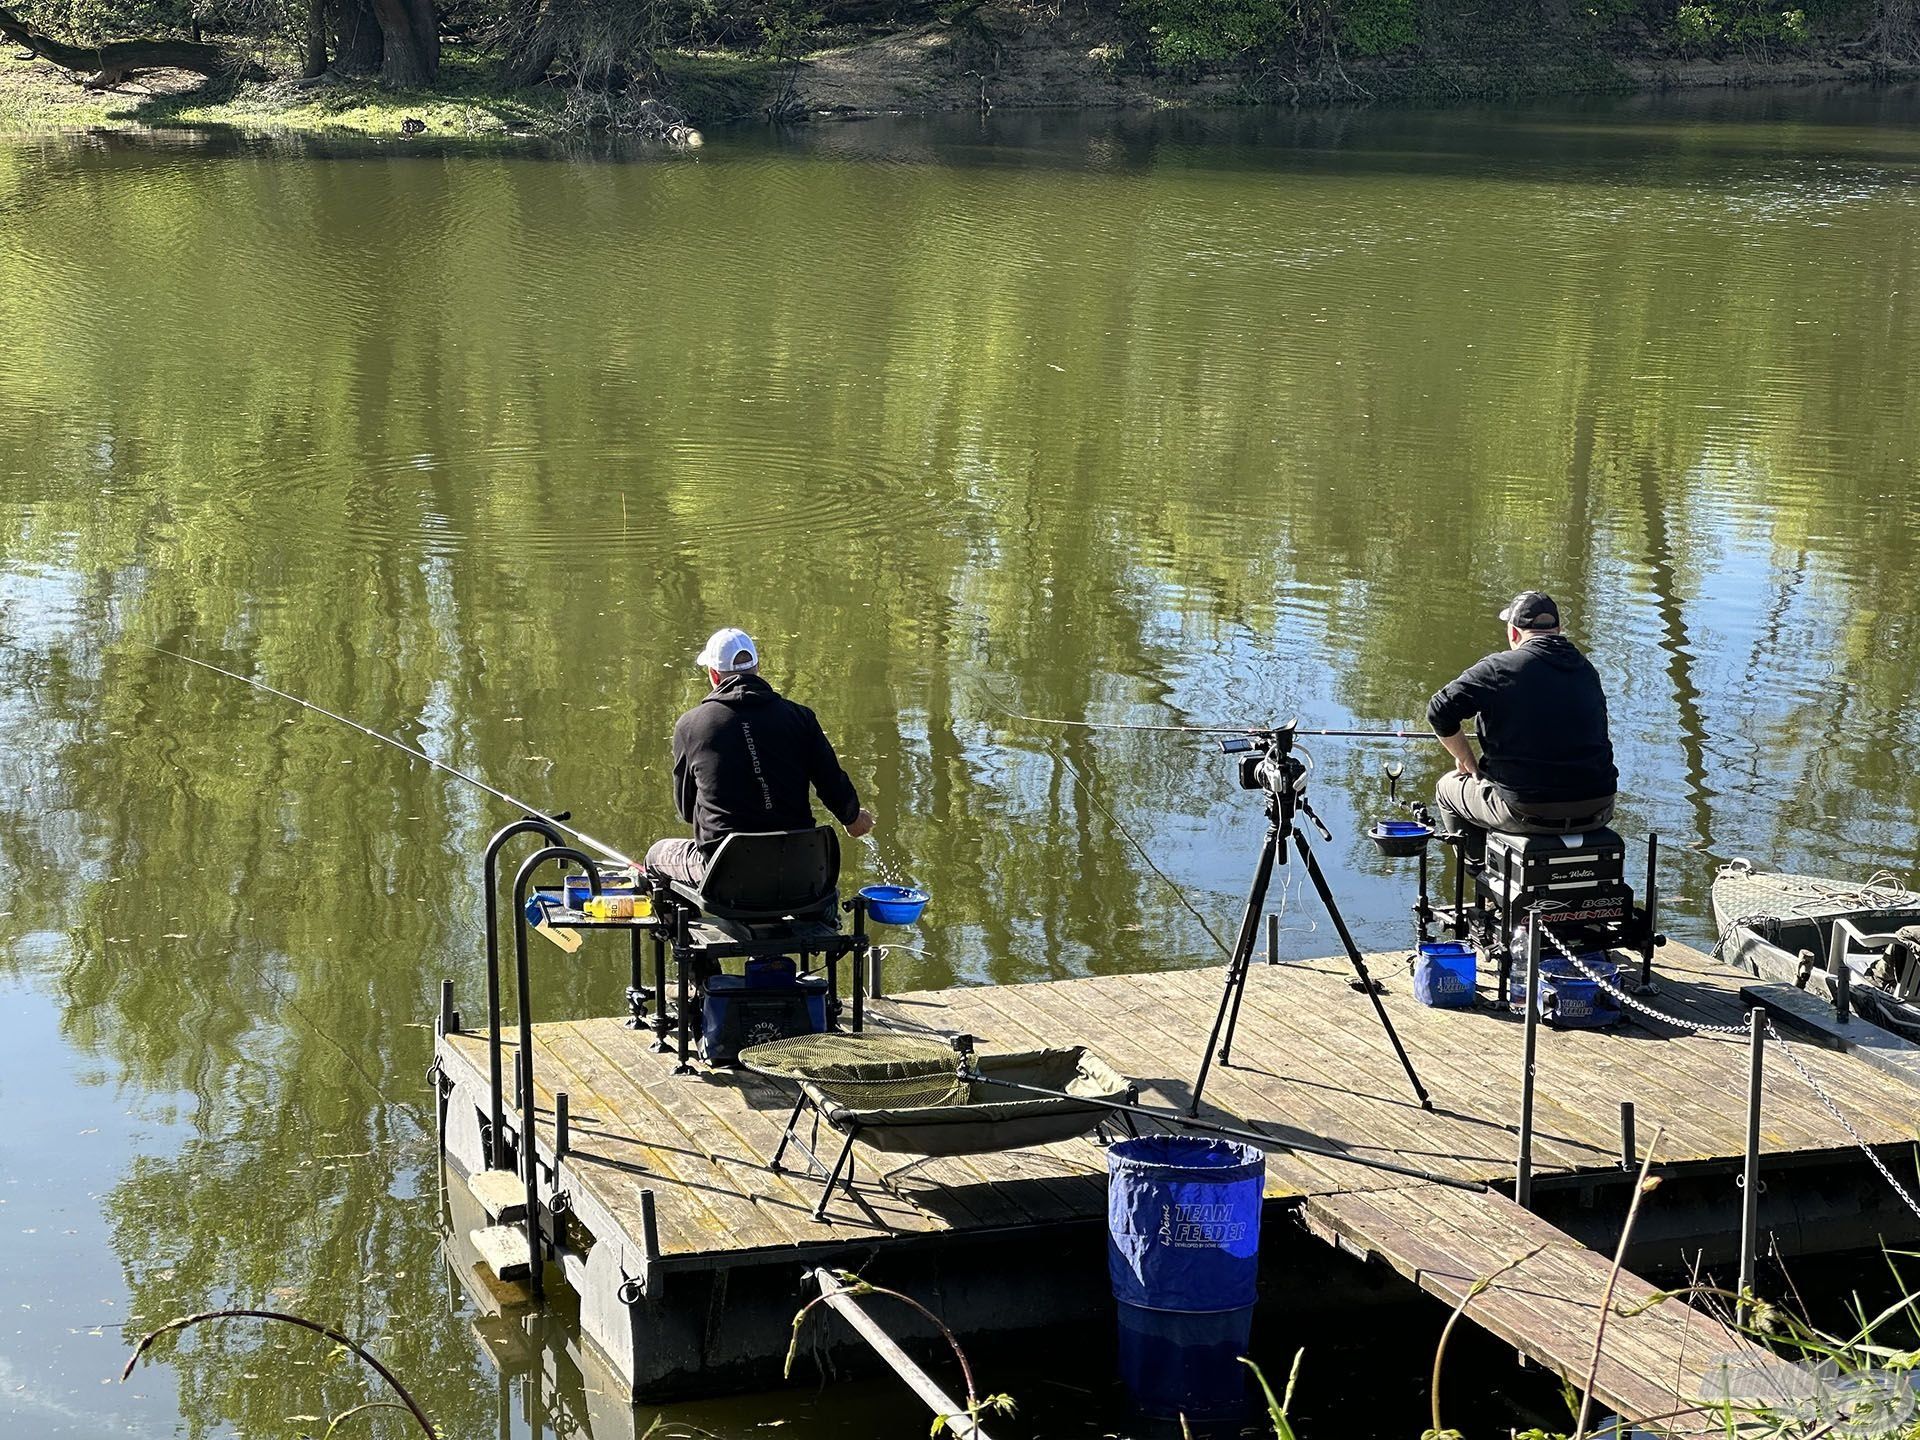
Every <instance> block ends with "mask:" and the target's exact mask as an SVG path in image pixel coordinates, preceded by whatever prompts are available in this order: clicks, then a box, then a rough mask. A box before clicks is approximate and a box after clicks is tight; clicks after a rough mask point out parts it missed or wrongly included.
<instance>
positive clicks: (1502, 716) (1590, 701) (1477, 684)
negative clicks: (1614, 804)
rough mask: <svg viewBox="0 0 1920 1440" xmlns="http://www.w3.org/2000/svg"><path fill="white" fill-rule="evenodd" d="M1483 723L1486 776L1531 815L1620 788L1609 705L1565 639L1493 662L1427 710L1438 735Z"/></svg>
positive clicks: (1530, 645)
mask: <svg viewBox="0 0 1920 1440" xmlns="http://www.w3.org/2000/svg"><path fill="white" fill-rule="evenodd" d="M1472 716H1478V717H1479V720H1480V773H1481V774H1482V775H1484V776H1485V777H1486V778H1487V779H1488V780H1489V781H1490V782H1492V784H1493V787H1494V788H1495V789H1496V790H1498V791H1500V793H1501V794H1502V795H1503V796H1505V797H1506V799H1507V802H1508V803H1509V804H1511V805H1514V806H1516V807H1518V808H1520V809H1522V810H1524V809H1525V808H1526V807H1527V806H1528V805H1529V804H1537V805H1546V804H1558V803H1562V802H1566V801H1573V800H1599V799H1602V798H1604V797H1606V796H1609V795H1611V794H1613V792H1614V789H1615V788H1616V787H1617V786H1618V785H1619V783H1620V775H1619V772H1618V771H1616V770H1615V769H1614V768H1613V742H1612V741H1611V740H1609V739H1608V737H1607V697H1606V696H1605V695H1604V694H1602V693H1601V690H1600V677H1599V676H1598V675H1597V674H1595V673H1594V669H1593V664H1592V662H1591V661H1589V660H1588V659H1587V657H1586V656H1584V655H1582V654H1581V653H1580V651H1579V649H1578V647H1576V646H1575V645H1574V643H1573V642H1572V641H1571V640H1569V639H1567V637H1566V636H1564V635H1547V636H1542V637H1541V638H1540V639H1538V640H1529V641H1527V642H1526V643H1525V644H1523V645H1521V646H1519V647H1518V648H1517V649H1513V650H1502V651H1501V652H1500V653H1499V654H1497V655H1489V656H1487V658H1486V659H1484V660H1482V661H1481V662H1480V663H1479V664H1477V665H1475V666H1473V667H1472V668H1471V669H1470V670H1468V671H1467V672H1466V674H1464V675H1462V676H1461V677H1460V678H1459V679H1458V680H1456V681H1454V682H1453V683H1452V684H1451V685H1447V686H1444V687H1442V688H1441V690H1440V691H1439V692H1438V693H1437V694H1436V695H1435V696H1434V697H1433V699H1432V701H1431V702H1430V703H1429V704H1428V705H1427V720H1428V722H1429V723H1430V724H1431V725H1432V726H1433V733H1434V734H1436V735H1441V736H1447V735H1457V734H1459V733H1460V725H1461V722H1462V721H1464V720H1466V719H1468V718H1470V717H1472Z"/></svg>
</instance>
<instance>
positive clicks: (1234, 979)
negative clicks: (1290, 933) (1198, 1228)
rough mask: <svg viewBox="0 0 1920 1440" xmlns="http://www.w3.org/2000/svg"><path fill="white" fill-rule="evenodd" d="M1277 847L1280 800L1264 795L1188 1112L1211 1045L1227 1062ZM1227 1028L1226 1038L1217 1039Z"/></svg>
mask: <svg viewBox="0 0 1920 1440" xmlns="http://www.w3.org/2000/svg"><path fill="white" fill-rule="evenodd" d="M1279 847H1280V812H1279V803H1278V801H1277V800H1276V799H1275V798H1274V797H1273V796H1271V795H1269V796H1268V798H1267V837H1266V839H1265V840H1263V841H1262V842H1261V844H1260V859H1259V861H1258V863H1256V864H1255V865H1254V867H1253V883H1252V885H1250V886H1249V887H1248V889H1247V908H1246V909H1245V910H1243V911H1242V912H1241V914H1240V934H1239V936H1238V937H1237V938H1236V939H1235V940H1234V943H1233V953H1232V954H1231V955H1229V956H1228V957H1227V979H1226V983H1225V985H1223V986H1222V987H1221V990H1220V1008H1219V1009H1218V1010H1216V1011H1214V1014H1213V1029H1212V1030H1211V1031H1209V1032H1208V1033H1207V1048H1206V1050H1205V1051H1203V1052H1202V1053H1201V1056H1200V1074H1199V1076H1198V1077H1197V1078H1196V1079H1195V1080H1194V1082H1193V1099H1192V1102H1191V1103H1190V1104H1189V1105H1188V1106H1187V1114H1188V1115H1189V1116H1194V1115H1198V1114H1199V1113H1200V1097H1201V1096H1202V1095H1203V1094H1205V1093H1206V1089H1207V1076H1208V1074H1209V1073H1210V1072H1211V1071H1212V1070H1213V1057H1214V1047H1215V1046H1216V1045H1218V1046H1219V1047H1220V1049H1219V1054H1220V1063H1221V1064H1223V1065H1224V1064H1227V1063H1228V1057H1229V1053H1230V1051H1231V1050H1232V1048H1233V1027H1232V1026H1231V1025H1230V1024H1229V1023H1228V1021H1227V1016H1228V1013H1229V1012H1231V1013H1232V1014H1233V1015H1234V1016H1236V1017H1237V1016H1238V1015H1239V1013H1240V1004H1239V999H1240V991H1241V987H1242V986H1244V985H1245V984H1246V969H1247V961H1248V960H1249V959H1250V958H1251V957H1252V955H1253V942H1254V938H1255V937H1256V936H1257V935H1258V934H1259V932H1260V907H1261V906H1262V905H1263V904H1265V903H1266V898H1267V885H1268V883H1269V882H1270V881H1271V880H1272V879H1273V861H1274V856H1275V855H1276V853H1278V850H1279ZM1222 1030H1225V1031H1226V1036H1227V1038H1226V1041H1225V1043H1224V1044H1223V1043H1222V1042H1221V1039H1220V1034H1221V1031H1222Z"/></svg>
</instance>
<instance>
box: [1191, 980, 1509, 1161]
mask: <svg viewBox="0 0 1920 1440" xmlns="http://www.w3.org/2000/svg"><path fill="white" fill-rule="evenodd" d="M1258 968H1259V969H1260V970H1262V971H1266V970H1267V969H1268V967H1265V966H1261V967H1258ZM1276 968H1277V967H1276ZM1269 973H1270V972H1269ZM1160 979H1161V980H1163V981H1164V980H1167V979H1168V977H1160ZM1194 979H1195V977H1194V976H1192V975H1191V974H1189V975H1182V976H1179V977H1177V978H1174V979H1173V980H1172V981H1171V983H1170V984H1169V985H1168V988H1167V989H1166V991H1165V992H1164V993H1165V996H1166V999H1167V1002H1168V1003H1169V1005H1182V1004H1188V1005H1190V1004H1194V1003H1196V1002H1199V1001H1201V1000H1204V999H1208V998H1209V997H1207V996H1206V993H1205V990H1204V988H1200V987H1197V986H1196V985H1195V984H1194V983H1193V981H1194ZM1266 983H1268V982H1266V981H1265V980H1264V979H1261V980H1254V979H1252V978H1250V980H1249V984H1248V987H1247V995H1246V998H1245V999H1244V1000H1243V1002H1242V1006H1241V1023H1240V1034H1239V1035H1238V1036H1237V1038H1236V1039H1235V1041H1234V1048H1235V1054H1236V1055H1237V1056H1238V1057H1239V1058H1238V1059H1236V1061H1235V1062H1234V1065H1233V1066H1232V1067H1231V1068H1230V1069H1229V1068H1223V1067H1221V1066H1219V1065H1218V1064H1217V1063H1216V1065H1215V1067H1214V1072H1213V1077H1211V1078H1209V1081H1208V1088H1209V1090H1210V1091H1211V1090H1212V1088H1213V1087H1214V1086H1215V1085H1224V1084H1226V1083H1228V1082H1227V1080H1226V1078H1225V1077H1227V1076H1233V1077H1234V1078H1235V1079H1238V1080H1240V1081H1241V1082H1243V1083H1245V1084H1246V1085H1247V1086H1248V1087H1249V1089H1251V1090H1252V1091H1253V1092H1254V1094H1255V1095H1256V1096H1257V1100H1258V1103H1259V1104H1260V1105H1261V1106H1263V1107H1265V1109H1266V1112H1267V1113H1278V1114H1283V1115H1294V1114H1298V1115H1300V1116H1301V1118H1302V1119H1308V1117H1309V1116H1312V1117H1315V1118H1313V1119H1309V1120H1308V1126H1309V1127H1310V1128H1312V1129H1315V1130H1317V1131H1318V1132H1319V1135H1320V1136H1321V1138H1322V1139H1323V1140H1325V1141H1328V1142H1331V1143H1334V1144H1345V1145H1350V1146H1352V1147H1353V1148H1354V1150H1355V1151H1356V1153H1362V1154H1366V1155H1369V1156H1370V1157H1371V1158H1375V1159H1382V1160H1391V1161H1394V1162H1396V1163H1400V1164H1407V1165H1415V1166H1419V1167H1420V1168H1423V1169H1428V1170H1433V1171H1437V1172H1439V1173H1441V1174H1445V1175H1449V1176H1452V1177H1454V1178H1456V1179H1484V1178H1487V1177H1488V1176H1492V1175H1499V1174H1502V1173H1504V1171H1505V1170H1506V1169H1509V1168H1511V1162H1510V1161H1509V1160H1508V1159H1507V1158H1506V1155H1505V1154H1504V1153H1503V1151H1504V1150H1505V1148H1506V1147H1504V1146H1502V1147H1499V1148H1494V1147H1493V1146H1491V1145H1490V1144H1489V1143H1488V1136H1487V1134H1486V1133H1485V1129H1484V1127H1476V1126H1469V1125H1462V1124H1460V1123H1459V1122H1458V1121H1456V1120H1455V1119H1453V1118H1452V1117H1450V1116H1447V1115H1443V1114H1438V1113H1433V1112H1428V1111H1424V1110H1421V1109H1420V1108H1419V1105H1418V1103H1417V1102H1416V1101H1415V1100H1414V1098H1413V1094H1412V1091H1411V1090H1410V1089H1409V1088H1408V1087H1407V1083H1406V1079H1405V1076H1404V1075H1403V1074H1402V1073H1401V1070H1400V1064H1399V1061H1398V1060H1397V1059H1395V1058H1393V1054H1392V1051H1391V1049H1390V1048H1389V1049H1387V1050H1386V1051H1385V1058H1386V1064H1387V1065H1388V1066H1390V1067H1391V1075H1390V1076H1389V1075H1388V1074H1386V1073H1384V1072H1383V1071H1382V1070H1381V1069H1380V1068H1379V1067H1378V1066H1377V1065H1375V1066H1374V1067H1373V1068H1372V1069H1371V1070H1369V1069H1367V1068H1365V1067H1366V1066H1367V1065H1368V1064H1370V1063H1371V1062H1372V1061H1374V1060H1375V1059H1377V1058H1378V1057H1377V1056H1375V1055H1374V1054H1372V1053H1371V1052H1370V1051H1369V1050H1368V1049H1367V1047H1366V1045H1365V1044H1364V1042H1357V1041H1355V1040H1354V1038H1353V1036H1352V1032H1351V1030H1350V1028H1349V1024H1348V1023H1344V1022H1351V1023H1352V1024H1356V1025H1364V1026H1365V1027H1367V1028H1368V1029H1370V1030H1372V1031H1374V1032H1376V1033H1379V1026H1378V1023H1377V1022H1376V1021H1375V1019H1374V1017H1373V1015H1372V1013H1371V1010H1370V1008H1368V1007H1367V1004H1366V1000H1365V998H1364V997H1362V996H1359V995H1353V996H1352V997H1351V998H1352V1000H1353V1003H1354V1004H1356V1005H1358V1006H1360V1007H1362V1008H1361V1010H1360V1011H1359V1012H1358V1013H1357V1014H1354V1013H1348V1014H1345V1015H1340V1016H1324V1017H1321V1023H1320V1025H1319V1026H1317V1027H1316V1029H1317V1030H1321V1029H1323V1030H1324V1031H1325V1032H1326V1037H1329V1038H1328V1040H1327V1043H1326V1044H1324V1045H1321V1044H1319V1043H1317V1040H1310V1039H1309V1038H1308V1036H1306V1035H1305V1034H1303V1033H1302V1032H1299V1031H1296V1030H1294V1029H1293V1028H1292V1027H1291V1025H1289V1024H1286V1023H1284V1022H1283V1021H1282V1020H1281V1019H1280V1017H1279V1015H1278V1014H1277V1012H1276V1010H1275V1009H1274V1008H1273V1007H1271V1006H1270V1005H1269V1003H1268V997H1267V996H1265V995H1262V994H1260V993H1258V992H1259V991H1260V990H1261V989H1262V988H1263V986H1264V985H1265V984H1266ZM1302 998H1303V1000H1304V998H1305V997H1304V996H1303V997H1302ZM1211 1003H1212V1004H1214V1005H1217V1004H1218V996H1217V995H1214V996H1212V997H1211ZM1302 1008H1303V1009H1304V1008H1305V1006H1304V1005H1303V1006H1302ZM1207 1020H1208V1023H1209V1024H1210V1023H1211V1020H1212V1015H1211V1012H1209V1014H1208V1016H1207ZM1202 1038H1203V1040H1204V1032H1203V1035H1202ZM1380 1041H1381V1044H1382V1045H1383V1046H1384V1045H1385V1044H1386V1039H1385V1035H1384V1034H1383V1033H1382V1034H1380ZM1281 1047H1284V1048H1285V1050H1286V1051H1287V1066H1288V1072H1289V1073H1284V1074H1283V1073H1281V1072H1279V1071H1277V1070H1271V1069H1267V1068H1265V1066H1264V1065H1262V1064H1261V1063H1260V1062H1259V1061H1255V1062H1254V1063H1251V1064H1250V1063H1249V1056H1264V1057H1271V1055H1272V1054H1273V1052H1274V1050H1275V1049H1276V1048H1281ZM1197 1051H1198V1047H1197V1046H1196V1053H1195V1056H1194V1059H1195V1063H1196V1064H1197V1063H1198V1053H1197ZM1363 1057H1364V1058H1363ZM1430 1083H1431V1082H1430ZM1393 1086H1397V1087H1398V1091H1397V1092H1395V1091H1393V1090H1392V1088H1391V1087H1393ZM1402 1094H1404V1099H1403V1098H1401V1097H1402ZM1375 1173H1376V1174H1378V1173H1379V1172H1375ZM1388 1178H1389V1177H1385V1176H1382V1181H1383V1182H1384V1181H1386V1180H1387V1179H1388ZM1392 1183H1395V1184H1399V1183H1418V1182H1406V1181H1401V1180H1394V1181H1393V1182H1392Z"/></svg>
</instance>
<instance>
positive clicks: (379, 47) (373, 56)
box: [332, 0, 386, 75]
mask: <svg viewBox="0 0 1920 1440" xmlns="http://www.w3.org/2000/svg"><path fill="white" fill-rule="evenodd" d="M332 10H333V24H334V29H333V63H334V65H335V67H336V68H338V69H339V70H341V71H342V72H344V73H345V74H348V75H371V74H373V72H374V71H376V70H378V69H379V68H380V62H381V60H382V59H383V58H385V55H386V45H385V43H384V41H383V40H382V38H381V35H380V22H379V21H378V20H376V19H375V18H374V15H373V0H332Z"/></svg>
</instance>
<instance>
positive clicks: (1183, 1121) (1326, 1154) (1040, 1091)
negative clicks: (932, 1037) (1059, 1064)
mask: <svg viewBox="0 0 1920 1440" xmlns="http://www.w3.org/2000/svg"><path fill="white" fill-rule="evenodd" d="M972 1058H973V1057H972V1055H971V1053H969V1054H968V1055H967V1057H966V1061H964V1062H963V1063H962V1066H961V1069H960V1071H959V1073H960V1074H961V1075H962V1076H964V1077H965V1078H966V1079H967V1080H968V1081H978V1082H979V1083H981V1084H983V1085H998V1086H1000V1087H1001V1088H1002V1089H1004V1090H1018V1091H1020V1092H1021V1093H1023V1094H1027V1095H1042V1096H1045V1097H1047V1098H1049V1099H1053V1100H1072V1101H1074V1102H1075V1103H1077V1104H1081V1105H1097V1106H1099V1107H1100V1108H1101V1109H1102V1110H1111V1111H1114V1112H1116V1113H1118V1114H1121V1115H1138V1116H1139V1117H1141V1118H1142V1119H1144V1120H1154V1121H1158V1122H1159V1123H1160V1124H1162V1125H1165V1126H1166V1127H1167V1128H1168V1129H1169V1130H1174V1131H1176V1132H1178V1131H1182V1130H1198V1131H1199V1132H1200V1133H1201V1134H1203V1135H1222V1136H1225V1137H1227V1138H1228V1139H1232V1140H1244V1141H1246V1142H1247V1143H1248V1144H1251V1145H1258V1146H1259V1147H1260V1148H1261V1149H1262V1150H1285V1151H1288V1152H1289V1153H1291V1154H1295V1155H1316V1156H1319V1157H1321V1158H1323V1159H1327V1160H1338V1161H1339V1162H1340V1163H1341V1164H1343V1165H1358V1166H1360V1167H1362V1168H1363V1169H1367V1170H1384V1171H1385V1172H1386V1173H1387V1174H1389V1175H1406V1176H1410V1177H1412V1178H1413V1179H1415V1180H1424V1181H1426V1182H1427V1183H1428V1184H1431V1185H1445V1186H1447V1187H1449V1188H1450V1189H1454V1190H1469V1191H1472V1192H1474V1193H1475V1194H1480V1195H1484V1194H1486V1193H1487V1191H1488V1190H1489V1189H1491V1188H1492V1187H1490V1186H1489V1185H1487V1183H1486V1182H1485V1181H1482V1180H1462V1179H1459V1178H1458V1177H1456V1176H1452V1175H1441V1174H1438V1173H1437V1172H1435V1171H1432V1170H1420V1169H1417V1168H1415V1167H1414V1166H1411V1165H1400V1164H1396V1163H1394V1162H1393V1161H1391V1160H1375V1159H1374V1158H1373V1157H1372V1156H1367V1155H1357V1154H1355V1153H1354V1152H1353V1151H1351V1150H1340V1149H1336V1148H1334V1144H1333V1143H1331V1142H1329V1143H1327V1144H1319V1145H1316V1144H1311V1143H1308V1142H1306V1141H1302V1140H1286V1139H1282V1138H1281V1137H1280V1136H1278V1135H1269V1134H1267V1133H1266V1132H1265V1131H1262V1130H1252V1129H1247V1128H1245V1127H1243V1126H1239V1125H1222V1124H1220V1123H1219V1122H1217V1121H1214V1120H1202V1119H1200V1118H1199V1117H1198V1116H1194V1115H1182V1114H1178V1113H1175V1112H1171V1111H1166V1110H1156V1109H1154V1108H1153V1107H1152V1106H1150V1105H1141V1104H1137V1103H1134V1102H1131V1101H1125V1100H1103V1099H1101V1098H1100V1097H1099V1096H1097V1095H1076V1094H1074V1093H1073V1092H1072V1091H1069V1090H1050V1089H1048V1088H1047V1087H1046V1086H1044V1085H1028V1084H1026V1083H1025V1082H1024V1081H1020V1080H1002V1079H1000V1078H999V1077H998V1076H995V1075H988V1074H986V1073H985V1072H984V1071H982V1070H981V1069H980V1068H979V1067H978V1065H976V1064H972V1063H969V1062H971V1061H972ZM1320 1138H1321V1137H1319V1136H1316V1137H1315V1139H1320ZM1449 1158H1451V1159H1460V1158H1461V1157H1460V1156H1457V1155H1456V1156H1451V1157H1449Z"/></svg>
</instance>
